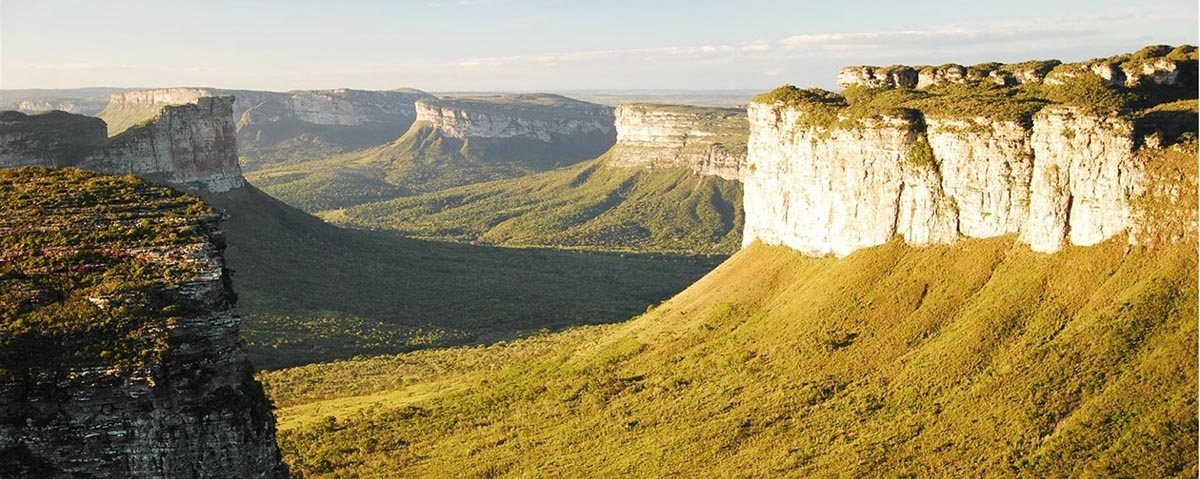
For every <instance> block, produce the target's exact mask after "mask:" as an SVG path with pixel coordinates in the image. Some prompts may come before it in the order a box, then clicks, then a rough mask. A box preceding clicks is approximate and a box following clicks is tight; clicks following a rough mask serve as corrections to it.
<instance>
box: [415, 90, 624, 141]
mask: <svg viewBox="0 0 1200 479" xmlns="http://www.w3.org/2000/svg"><path fill="white" fill-rule="evenodd" d="M416 111H417V122H424V123H426V124H429V125H431V126H433V127H434V128H435V129H437V131H438V132H439V133H440V134H441V135H443V136H445V137H449V138H457V139H460V140H463V139H467V138H504V139H513V138H515V139H529V140H535V141H540V142H545V143H549V142H552V141H555V139H556V138H561V137H572V136H581V135H597V134H599V135H611V134H612V132H613V112H612V109H611V108H608V107H605V106H601V105H595V104H592V103H586V102H581V101H577V100H571V99H569V98H566V97H560V96H557V95H508V96H498V97H496V98H494V99H493V98H443V99H438V100H432V99H426V100H420V101H417V102H416Z"/></svg>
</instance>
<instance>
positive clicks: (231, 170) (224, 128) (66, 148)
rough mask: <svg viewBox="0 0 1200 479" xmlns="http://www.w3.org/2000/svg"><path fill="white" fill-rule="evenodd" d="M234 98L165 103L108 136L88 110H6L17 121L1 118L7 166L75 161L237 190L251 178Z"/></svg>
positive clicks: (213, 189)
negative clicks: (245, 169) (242, 163)
mask: <svg viewBox="0 0 1200 479" xmlns="http://www.w3.org/2000/svg"><path fill="white" fill-rule="evenodd" d="M180 98H181V97H180ZM233 103H234V100H233V98H232V97H202V98H196V99H195V100H194V103H191V104H186V105H179V106H167V107H160V108H159V111H158V113H157V114H156V116H154V117H152V118H151V120H149V121H148V122H145V123H144V124H142V125H140V126H136V127H133V128H130V129H129V130H127V131H125V132H124V133H122V134H121V135H118V136H116V137H113V138H111V139H108V140H102V139H100V138H98V137H97V134H96V132H97V130H98V128H97V125H98V124H97V123H96V120H94V119H91V118H88V117H83V116H79V115H71V114H67V113H55V114H47V115H35V116H20V117H19V116H16V115H20V114H11V113H6V115H7V116H6V118H10V119H11V120H12V121H5V122H4V123H3V124H2V125H0V165H3V166H75V167H79V168H83V169H87V170H91V171H96V172H100V173H108V174H120V175H126V174H131V175H136V176H139V177H142V178H146V179H148V180H151V181H155V182H160V183H168V184H171V185H174V186H178V187H182V188H185V189H190V190H193V191H203V192H210V193H221V192H225V191H229V190H232V189H235V188H240V187H242V186H243V185H244V184H245V180H243V178H242V171H241V168H240V167H239V166H238V157H237V145H236V138H235V135H236V132H235V131H234V126H233V121H232V119H233ZM47 119H53V120H55V121H46V120H47ZM30 131H35V132H37V133H30ZM31 135H33V136H31ZM47 138H49V139H53V140H55V142H54V143H48V142H47V141H45V139H47ZM38 139H41V140H38Z"/></svg>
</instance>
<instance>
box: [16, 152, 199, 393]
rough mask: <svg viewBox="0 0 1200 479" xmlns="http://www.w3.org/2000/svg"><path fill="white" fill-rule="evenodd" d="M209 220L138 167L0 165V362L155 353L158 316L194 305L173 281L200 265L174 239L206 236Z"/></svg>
mask: <svg viewBox="0 0 1200 479" xmlns="http://www.w3.org/2000/svg"><path fill="white" fill-rule="evenodd" d="M214 219H215V218H214V217H213V211H212V210H211V209H209V208H208V207H206V206H204V204H203V203H201V202H200V200H198V199H196V198H194V197H191V196H186V195H183V194H180V193H178V192H175V191H173V190H171V189H168V188H164V187H158V186H151V185H148V184H146V183H144V182H142V181H141V180H138V179H135V178H133V177H117V176H102V175H96V174H93V173H88V172H85V171H82V170H78V169H73V168H64V169H44V168H32V167H30V168H15V169H0V231H3V235H2V236H0V259H2V260H3V261H2V262H0V364H2V365H3V366H4V367H6V368H14V370H15V371H19V370H21V367H20V365H23V364H35V363H41V364H47V363H60V364H68V365H76V364H78V365H89V366H96V365H112V366H115V367H117V368H122V369H128V368H136V367H140V366H144V365H147V364H152V363H155V362H157V361H158V360H159V359H160V358H161V355H162V353H163V351H164V350H165V347H166V328H165V326H168V325H170V324H173V323H175V322H178V321H181V320H182V317H183V316H186V315H187V314H189V313H190V312H191V311H192V309H193V308H195V307H197V306H198V305H196V304H195V302H194V301H193V300H190V299H187V298H186V297H184V296H182V295H180V294H179V292H178V290H177V286H178V285H179V284H181V283H184V282H186V281H189V280H191V279H192V278H194V277H195V275H196V274H198V271H195V265H194V264H192V263H191V262H188V261H172V260H171V259H172V258H171V256H170V250H171V249H174V248H177V247H179V246H181V245H192V244H197V243H199V244H203V243H205V242H207V241H208V239H207V236H206V233H205V232H204V230H203V228H202V226H201V223H202V222H203V221H210V220H214ZM164 250H165V251H164ZM135 252H136V253H135ZM0 374H5V375H6V374H9V373H5V372H2V371H0Z"/></svg>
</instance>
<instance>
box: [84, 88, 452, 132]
mask: <svg viewBox="0 0 1200 479" xmlns="http://www.w3.org/2000/svg"><path fill="white" fill-rule="evenodd" d="M214 96H233V97H235V98H236V99H237V100H236V101H235V102H234V105H233V115H234V118H235V121H236V126H237V128H238V129H239V130H240V129H242V128H245V127H247V126H259V125H263V124H266V123H271V122H278V121H283V120H295V121H302V122H307V123H311V124H314V125H339V126H359V125H368V124H396V125H400V126H399V127H397V131H396V136H399V135H400V134H401V133H403V132H404V129H405V128H407V127H408V125H409V124H411V123H412V122H413V120H414V119H416V115H417V113H416V109H415V106H414V103H415V102H416V101H417V100H419V99H426V98H433V97H432V96H431V95H429V94H427V93H425V92H422V91H419V90H395V91H364V90H350V89H344V88H343V89H336V90H300V91H291V92H266V91H251V90H218V89H209V88H163V89H157V90H142V91H132V92H125V93H117V94H114V95H112V97H111V99H110V100H109V104H108V106H107V107H106V108H105V110H104V111H103V112H101V113H100V117H101V118H104V119H105V121H107V122H108V123H109V134H112V135H115V134H117V133H120V132H122V131H124V130H125V129H126V128H128V127H129V126H131V125H133V124H136V123H138V122H140V121H143V120H144V119H146V118H148V117H149V115H151V114H152V113H153V112H155V111H157V110H159V109H161V108H162V107H164V106H171V105H183V104H188V103H195V102H196V100H197V99H199V98H203V97H214Z"/></svg>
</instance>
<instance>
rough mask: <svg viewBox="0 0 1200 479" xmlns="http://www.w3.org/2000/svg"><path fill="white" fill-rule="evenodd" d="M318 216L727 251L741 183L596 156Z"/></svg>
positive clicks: (519, 237) (526, 241) (501, 236)
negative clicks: (621, 163)
mask: <svg viewBox="0 0 1200 479" xmlns="http://www.w3.org/2000/svg"><path fill="white" fill-rule="evenodd" d="M325 216H326V219H328V220H331V221H334V222H336V223H342V224H346V225H349V226H354V227H358V228H373V229H391V230H396V231H399V232H401V233H403V234H405V235H407V236H415V237H426V238H439V239H450V240H456V241H470V242H480V243H487V244H498V245H506V246H552V247H567V248H590V249H615V250H638V251H685V252H690V253H732V252H734V251H736V250H737V248H738V246H740V244H741V230H742V186H741V183H739V182H737V181H733V180H725V179H721V178H718V177H716V176H700V175H697V174H696V173H694V172H692V171H691V170H689V169H687V168H659V169H650V168H625V167H612V166H608V165H606V163H605V158H600V159H597V160H593V161H589V162H586V163H582V164H579V165H576V166H571V167H567V168H563V169H558V170H554V171H549V172H546V173H541V174H537V175H531V176H525V177H521V178H513V179H508V180H502V181H495V182H489V183H481V184H476V185H468V186H463V187H459V188H453V189H449V190H444V191H439V192H435V193H429V194H424V195H418V196H411V197H404V198H397V199H393V200H389V201H381V202H376V203H368V204H365V205H360V206H356V207H353V208H349V209H346V210H342V211H337V212H333V213H330V214H327V215H325Z"/></svg>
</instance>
